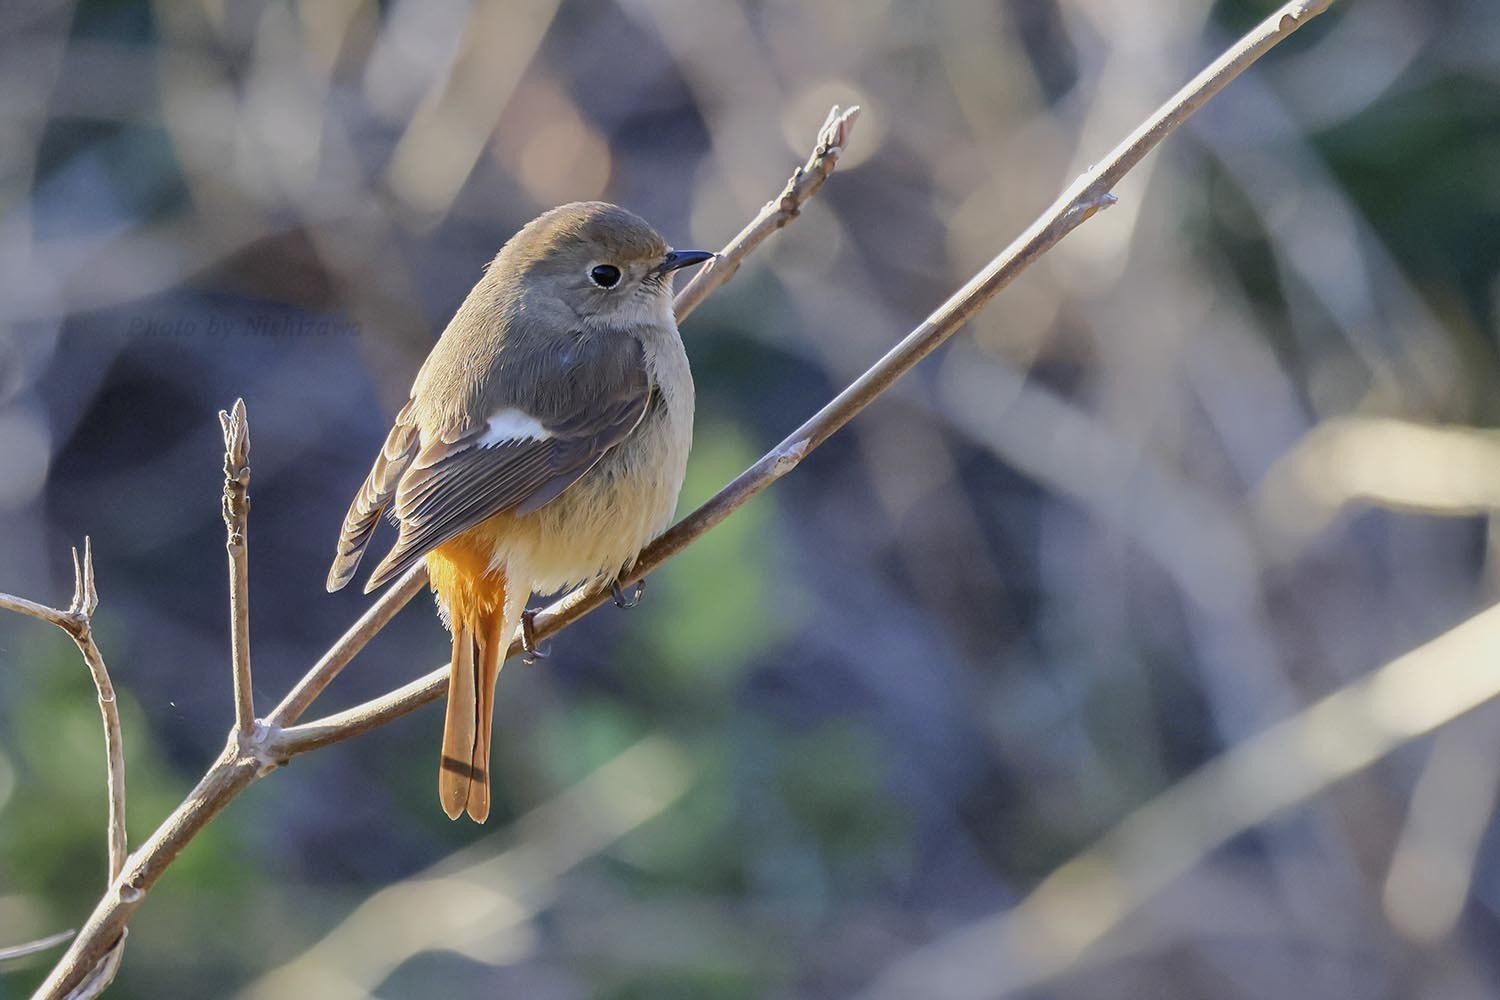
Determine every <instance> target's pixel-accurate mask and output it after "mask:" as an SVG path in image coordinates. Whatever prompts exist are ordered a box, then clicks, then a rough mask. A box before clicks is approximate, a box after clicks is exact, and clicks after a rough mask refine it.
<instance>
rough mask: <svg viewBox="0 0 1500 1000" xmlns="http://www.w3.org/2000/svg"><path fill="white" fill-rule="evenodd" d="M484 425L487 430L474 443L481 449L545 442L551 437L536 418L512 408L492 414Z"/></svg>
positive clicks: (549, 432)
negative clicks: (516, 443)
mask: <svg viewBox="0 0 1500 1000" xmlns="http://www.w3.org/2000/svg"><path fill="white" fill-rule="evenodd" d="M486 424H487V425H488V429H487V430H486V431H485V432H484V433H483V434H482V435H480V436H479V437H478V438H476V439H475V441H474V443H475V444H476V445H478V446H479V447H481V448H493V447H494V446H495V445H497V444H505V443H506V442H508V441H545V440H547V439H548V438H550V437H551V436H552V432H551V431H549V430H547V428H545V427H543V426H542V424H541V421H539V420H537V418H536V417H533V416H532V415H531V414H529V413H527V412H526V411H525V410H519V409H517V408H515V407H514V406H507V407H506V408H505V409H503V410H501V411H500V412H499V413H496V414H494V415H493V416H491V417H490V419H489V420H487V421H486Z"/></svg>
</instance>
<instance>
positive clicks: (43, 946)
mask: <svg viewBox="0 0 1500 1000" xmlns="http://www.w3.org/2000/svg"><path fill="white" fill-rule="evenodd" d="M72 936H73V931H72V930H66V931H58V932H57V933H56V934H49V935H48V936H47V937H44V938H38V939H37V940H35V941H27V942H26V943H25V944H13V945H11V946H10V947H8V948H0V965H5V964H6V963H7V962H19V961H20V960H21V959H23V958H29V957H31V956H32V955H37V954H40V953H41V952H44V951H47V950H48V949H51V948H56V947H57V946H58V945H60V944H62V943H63V942H64V941H66V940H67V939H68V938H70V937H72Z"/></svg>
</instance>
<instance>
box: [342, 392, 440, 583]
mask: <svg viewBox="0 0 1500 1000" xmlns="http://www.w3.org/2000/svg"><path fill="white" fill-rule="evenodd" d="M411 409H412V404H411V402H410V401H408V402H407V404H406V405H405V406H404V407H402V408H401V412H400V413H398V414H396V424H395V426H394V427H392V428H391V432H390V434H388V435H386V439H385V445H384V446H383V447H382V448H381V449H380V454H379V456H377V457H376V459H375V465H374V466H373V467H372V468H371V469H370V474H369V475H368V476H366V477H365V482H364V485H363V486H361V487H360V489H359V492H358V493H356V494H355V495H354V500H353V502H352V503H350V504H349V512H348V513H347V514H345V515H344V527H343V530H342V531H341V532H339V544H338V551H337V553H336V554H335V555H334V557H333V565H332V566H331V567H330V568H329V570H328V592H329V593H330V594H331V593H333V592H334V591H336V590H341V589H343V587H344V586H345V585H346V584H347V583H348V582H349V581H350V580H352V579H354V573H355V571H356V570H358V569H359V561H360V559H361V558H363V557H364V554H365V549H366V548H368V547H369V545H370V539H371V538H372V537H374V535H375V526H376V525H378V524H379V523H380V514H381V511H383V510H385V508H386V505H387V504H389V503H390V502H391V498H392V497H393V496H395V493H396V487H397V485H398V484H399V483H400V482H401V477H402V475H404V474H405V472H406V469H407V467H408V466H409V465H411V463H412V459H413V458H415V457H416V454H417V450H418V446H419V444H420V435H419V434H418V432H417V428H416V425H415V424H413V423H412V422H411Z"/></svg>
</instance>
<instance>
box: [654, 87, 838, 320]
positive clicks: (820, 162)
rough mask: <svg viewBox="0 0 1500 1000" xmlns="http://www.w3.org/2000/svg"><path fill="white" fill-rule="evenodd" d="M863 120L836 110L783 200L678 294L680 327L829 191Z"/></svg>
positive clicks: (768, 208) (771, 204)
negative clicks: (757, 250) (856, 126)
mask: <svg viewBox="0 0 1500 1000" xmlns="http://www.w3.org/2000/svg"><path fill="white" fill-rule="evenodd" d="M858 119H859V106H858V105H854V106H853V107H850V108H847V109H845V110H843V111H840V110H839V106H838V105H837V104H835V105H834V106H833V107H832V108H830V109H829V111H828V117H827V118H826V119H824V121H823V127H822V128H820V129H818V143H817V145H816V146H814V147H813V151H812V155H811V156H809V157H808V158H807V162H806V163H804V164H803V165H802V166H800V167H798V168H797V169H796V171H795V172H794V173H793V174H792V176H791V177H789V178H788V179H787V182H786V187H785V188H783V189H782V192H781V194H780V195H778V196H777V197H776V198H775V199H773V200H771V201H768V202H766V205H765V207H764V208H762V209H761V210H760V214H759V215H757V216H756V217H755V218H754V219H751V220H750V223H749V225H747V226H746V227H745V228H744V229H741V230H740V232H739V235H737V236H736V237H735V238H734V239H732V240H730V241H729V243H728V244H726V245H725V247H724V249H723V250H720V251H719V254H718V256H717V257H715V258H714V259H713V260H712V261H711V262H709V263H708V264H706V265H704V266H703V267H702V268H700V269H699V270H698V273H697V274H695V275H693V280H692V281H690V282H688V283H687V284H686V285H684V286H683V289H682V291H680V292H678V293H677V299H676V303H675V305H676V307H677V322H679V323H681V322H682V321H683V320H684V319H686V318H687V316H688V313H690V312H692V311H693V310H694V309H696V308H698V306H699V305H700V304H702V302H703V300H704V299H706V298H708V296H709V293H710V292H712V291H713V290H714V289H716V288H718V287H719V286H720V285H722V284H724V283H725V282H726V281H728V280H729V279H730V278H732V277H734V272H736V271H738V270H739V269H740V263H741V262H742V261H744V259H745V258H746V257H748V256H749V255H750V252H751V251H752V250H754V249H755V248H756V247H758V246H760V245H761V244H762V243H764V242H765V241H766V239H767V237H769V236H770V235H771V234H772V233H774V232H776V231H777V230H778V229H780V228H782V227H783V226H785V225H786V224H787V223H788V222H791V221H792V220H793V219H795V218H796V217H797V216H798V214H800V213H801V211H802V206H803V205H804V204H806V203H807V200H808V199H809V198H811V197H812V196H813V195H814V194H816V193H817V191H818V188H820V187H822V186H823V182H824V181H826V180H827V179H828V175H829V174H831V173H833V171H834V168H835V167H837V166H838V163H839V156H840V155H841V154H842V153H843V152H844V150H845V149H848V148H849V138H850V136H851V135H852V134H853V132H854V123H855V122H856V121H857V120H858Z"/></svg>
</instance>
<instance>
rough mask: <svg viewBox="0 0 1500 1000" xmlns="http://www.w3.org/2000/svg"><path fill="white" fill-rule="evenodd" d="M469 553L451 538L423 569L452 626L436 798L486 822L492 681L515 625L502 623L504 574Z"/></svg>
mask: <svg viewBox="0 0 1500 1000" xmlns="http://www.w3.org/2000/svg"><path fill="white" fill-rule="evenodd" d="M461 537H462V536H460V538H461ZM473 555H474V552H473V549H471V548H470V547H468V546H466V545H464V544H463V543H462V541H461V540H460V539H455V540H454V541H453V542H449V543H448V544H446V545H443V546H440V547H439V548H437V549H435V550H433V551H432V552H431V553H429V554H428V556H427V572H428V575H429V577H430V578H431V580H432V588H433V590H435V591H437V594H438V603H439V605H441V606H442V608H443V609H444V611H445V613H446V614H447V616H448V621H449V627H450V628H451V629H452V630H453V656H452V662H451V669H452V672H451V673H450V674H449V675H448V714H447V717H446V719H445V720H444V722H443V756H442V761H441V764H440V766H439V769H438V799H439V800H440V801H441V802H442V804H443V811H444V812H445V813H447V814H448V818H449V819H458V817H459V815H460V814H461V813H464V812H468V814H469V818H470V819H472V820H474V821H475V822H476V823H483V822H484V821H485V819H486V818H487V817H488V816H489V814H490V727H491V723H492V722H493V716H494V707H495V680H496V678H497V677H498V676H499V674H500V665H501V664H502V663H504V662H505V651H506V648H507V647H508V646H509V645H510V635H511V632H512V630H513V629H514V626H515V623H514V622H507V621H506V611H507V604H508V603H509V602H508V601H507V600H506V579H505V573H504V571H503V570H502V571H497V572H493V573H491V572H489V571H488V570H489V567H488V565H487V560H486V561H485V562H479V561H478V560H476V559H474V558H473ZM475 570H477V571H478V572H474V571H475Z"/></svg>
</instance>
